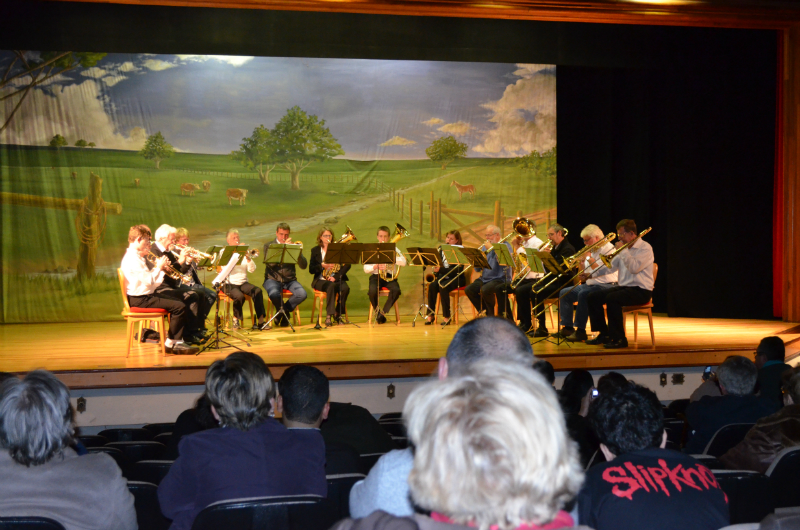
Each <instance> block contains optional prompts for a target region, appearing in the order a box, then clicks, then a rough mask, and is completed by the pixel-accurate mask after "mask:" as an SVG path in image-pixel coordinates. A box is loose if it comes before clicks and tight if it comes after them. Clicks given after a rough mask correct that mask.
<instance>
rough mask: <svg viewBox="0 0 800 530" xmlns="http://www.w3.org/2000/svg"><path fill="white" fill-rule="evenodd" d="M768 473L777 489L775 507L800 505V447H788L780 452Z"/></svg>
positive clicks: (774, 487)
mask: <svg viewBox="0 0 800 530" xmlns="http://www.w3.org/2000/svg"><path fill="white" fill-rule="evenodd" d="M766 474H767V476H768V477H769V480H770V482H771V483H772V486H773V489H774V490H775V507H777V508H787V507H790V506H800V487H798V486H797V481H798V477H800V447H787V448H786V449H784V450H783V451H781V452H780V453H778V455H777V456H776V457H775V460H773V461H772V464H771V465H770V466H769V468H768V469H767V473H766Z"/></svg>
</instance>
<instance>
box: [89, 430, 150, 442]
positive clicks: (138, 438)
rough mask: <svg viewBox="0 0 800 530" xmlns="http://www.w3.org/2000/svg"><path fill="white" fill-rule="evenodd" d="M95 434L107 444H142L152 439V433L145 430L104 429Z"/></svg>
mask: <svg viewBox="0 0 800 530" xmlns="http://www.w3.org/2000/svg"><path fill="white" fill-rule="evenodd" d="M97 434H98V435H99V436H104V437H105V438H106V439H108V441H109V442H144V441H150V440H152V439H153V433H152V432H151V431H148V430H147V429H133V428H131V429H126V428H119V429H105V430H102V431H100V432H99V433H97Z"/></svg>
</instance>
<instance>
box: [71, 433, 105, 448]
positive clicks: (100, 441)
mask: <svg viewBox="0 0 800 530" xmlns="http://www.w3.org/2000/svg"><path fill="white" fill-rule="evenodd" d="M75 439H76V440H78V441H80V442H81V443H82V444H83V446H84V447H87V448H88V447H103V446H104V445H105V444H107V443H108V438H106V437H105V436H100V435H97V434H81V435H79V436H76V437H75Z"/></svg>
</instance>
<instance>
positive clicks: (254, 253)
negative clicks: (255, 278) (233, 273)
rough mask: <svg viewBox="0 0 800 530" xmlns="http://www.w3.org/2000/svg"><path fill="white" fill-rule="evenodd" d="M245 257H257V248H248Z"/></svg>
mask: <svg viewBox="0 0 800 530" xmlns="http://www.w3.org/2000/svg"><path fill="white" fill-rule="evenodd" d="M247 257H248V258H250V259H254V258H257V257H258V249H257V248H251V249H250V250H248V251H247Z"/></svg>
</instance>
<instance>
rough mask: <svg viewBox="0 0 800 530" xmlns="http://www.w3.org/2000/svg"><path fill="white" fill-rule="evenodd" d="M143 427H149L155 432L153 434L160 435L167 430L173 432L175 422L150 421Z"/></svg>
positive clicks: (149, 429) (148, 428)
mask: <svg viewBox="0 0 800 530" xmlns="http://www.w3.org/2000/svg"><path fill="white" fill-rule="evenodd" d="M142 429H147V430H148V431H150V432H152V433H153V436H158V435H159V434H163V433H165V432H172V431H174V430H175V422H172V423H148V424H147V425H142Z"/></svg>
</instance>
